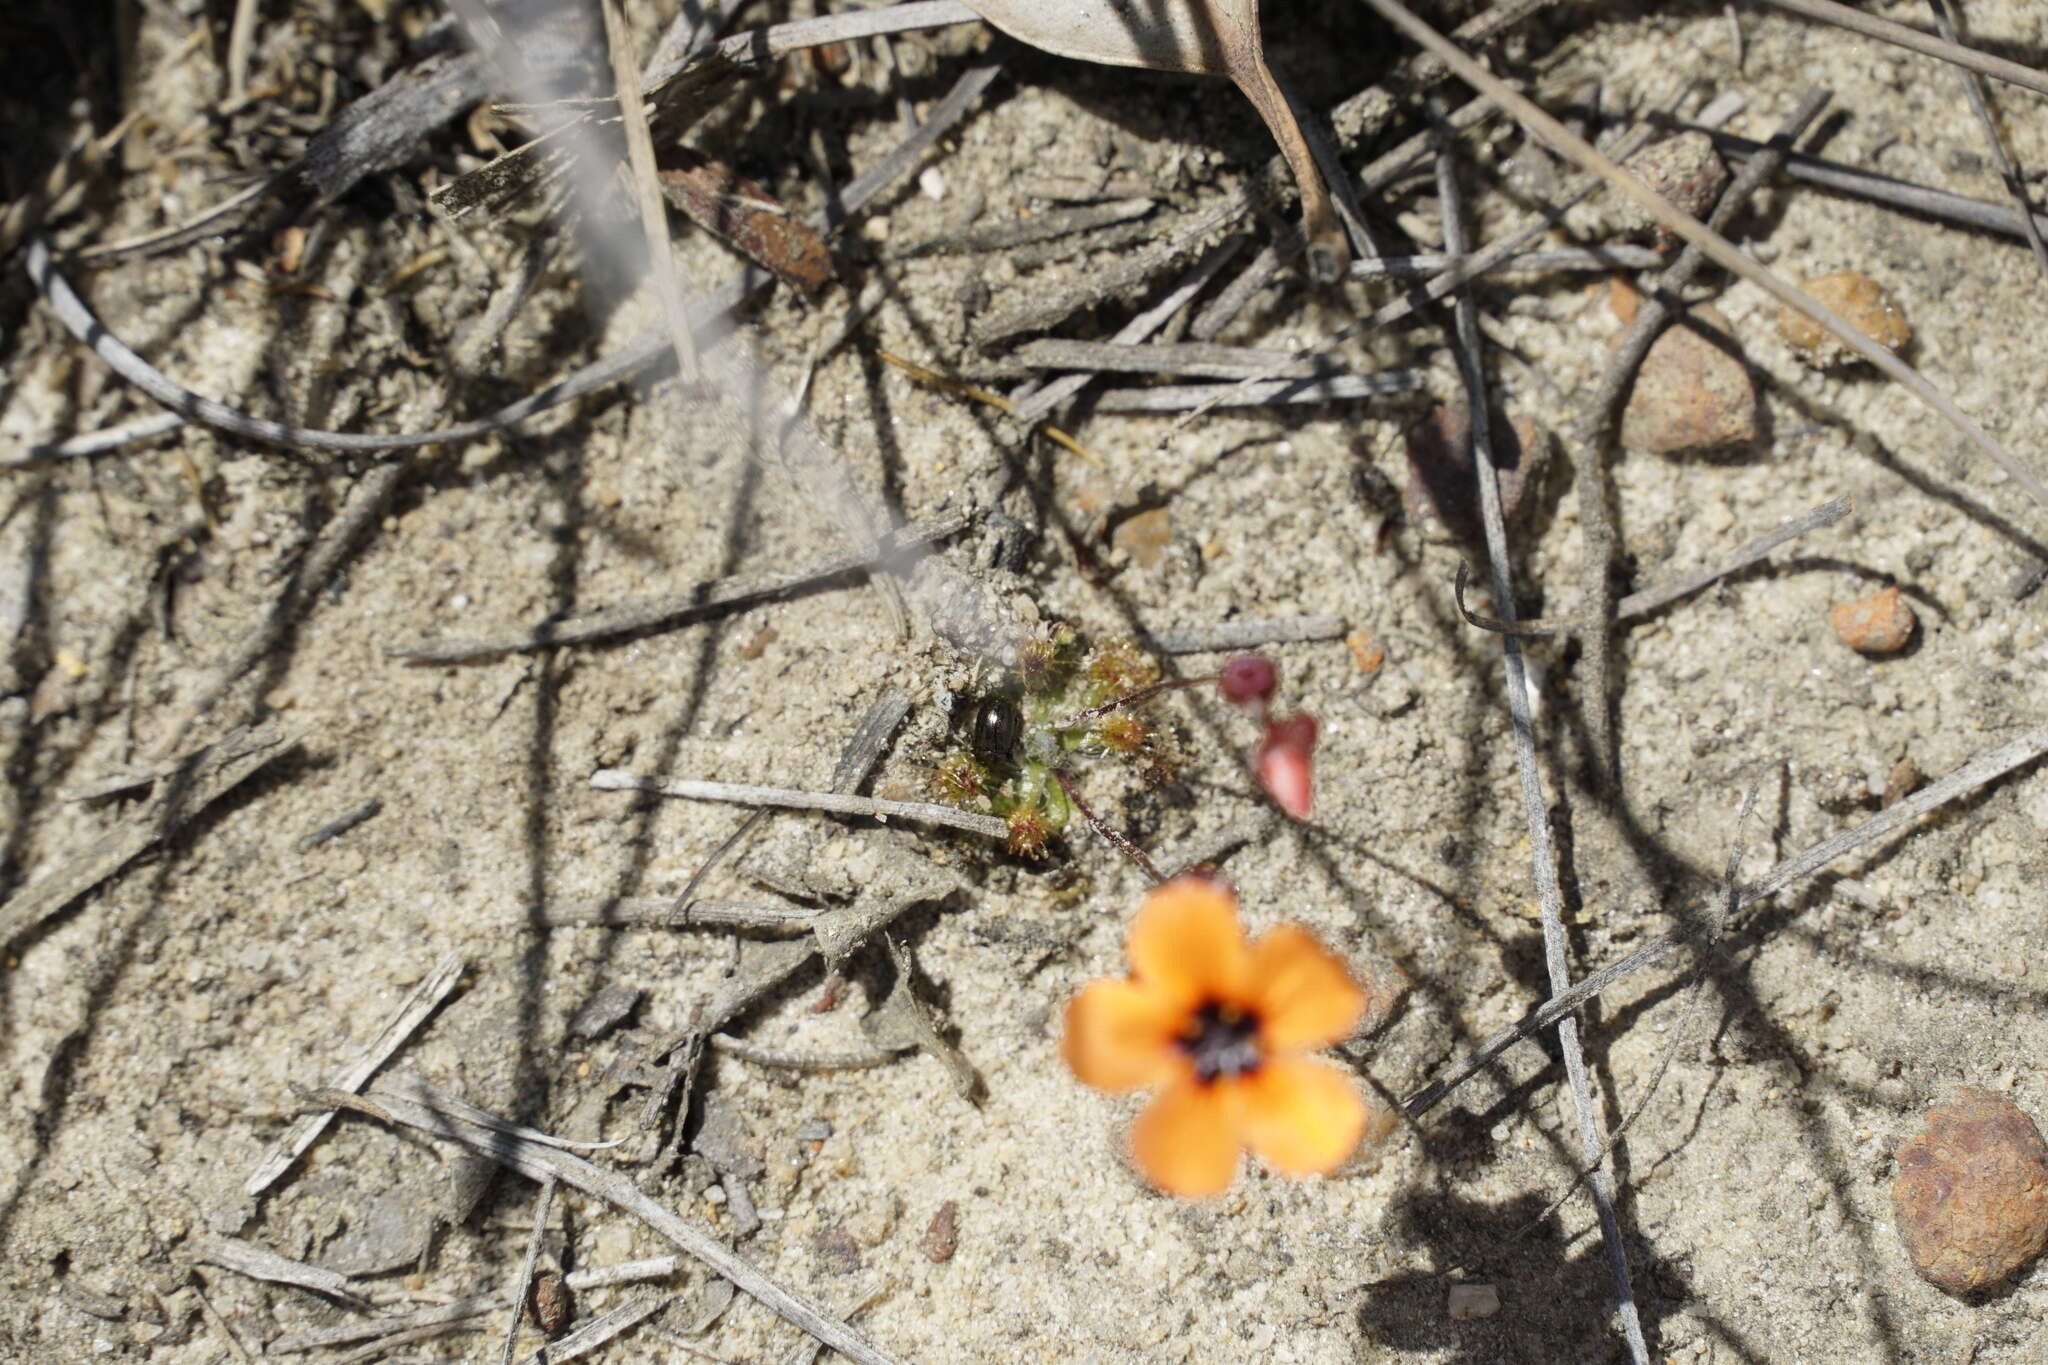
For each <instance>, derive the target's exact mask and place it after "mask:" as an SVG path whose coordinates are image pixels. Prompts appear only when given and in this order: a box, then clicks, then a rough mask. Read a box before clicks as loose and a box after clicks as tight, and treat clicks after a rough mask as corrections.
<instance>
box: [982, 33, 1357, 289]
mask: <svg viewBox="0 0 2048 1365" xmlns="http://www.w3.org/2000/svg"><path fill="white" fill-rule="evenodd" d="M965 3H966V5H967V8H969V9H971V10H973V11H974V12H975V13H976V14H979V15H980V16H981V17H982V18H984V19H986V20H988V21H989V22H990V23H991V24H994V25H995V26H996V27H997V28H999V29H1001V30H1002V31H1003V32H1005V33H1007V34H1009V35H1010V36H1011V37H1012V38H1016V39H1018V40H1020V41H1022V42H1026V43H1029V44H1031V45H1032V46H1033V47H1036V48H1042V49H1044V50H1045V51H1047V52H1051V53H1054V54H1056V55H1058V56H1061V57H1074V58H1078V59H1079V60H1081V61H1085V62H1102V63H1104V64H1105V65H1108V66H1137V67H1145V68H1147V69H1149V70H1153V71H1186V72H1191V73H1195V74H1198V75H1208V76H1228V77H1230V79H1231V80H1232V81H1233V82H1234V83H1235V84H1236V85H1237V88H1238V89H1239V90H1240V91H1242V92H1243V93H1244V97H1245V98H1246V99H1248V100H1250V101H1251V102H1252V107H1253V108H1254V109H1256V110H1258V111H1259V117H1260V118H1262V119H1264V120H1265V121H1266V127H1267V128H1269V129H1271V130H1272V133H1273V140H1274V141H1275V142H1277V143H1279V144H1280V154H1281V155H1282V156H1284V157H1286V158H1287V165H1288V168H1289V169H1290V170H1292V171H1293V172H1294V179H1295V183H1296V184H1298V185H1299V186H1300V187H1301V213H1302V219H1303V230H1304V232H1305V233H1306V235H1307V237H1308V241H1309V269H1310V273H1311V274H1313V275H1314V276H1315V277H1316V278H1317V279H1319V280H1322V281H1324V282H1325V283H1328V282H1331V281H1334V280H1337V279H1338V278H1340V277H1341V276H1342V275H1343V273H1344V268H1345V266H1347V265H1348V264H1350V260H1351V252H1350V248H1349V246H1348V244H1347V243H1346V241H1345V237H1344V230H1343V229H1342V228H1341V227H1339V226H1338V224H1337V212H1336V209H1335V208H1334V207H1333V206H1332V205H1331V202H1330V191H1329V188H1328V187H1327V186H1326V185H1324V184H1323V177H1322V175H1321V173H1320V172H1318V171H1317V170H1316V165H1315V159H1314V158H1313V157H1312V156H1311V155H1310V154H1309V149H1308V140H1307V139H1306V138H1304V137H1303V136H1302V133H1301V125H1300V124H1298V123H1296V122H1295V121H1294V111H1293V110H1292V109H1290V108H1288V106H1287V97H1286V96H1285V95H1283V94H1282V93H1281V92H1280V86H1279V84H1278V83H1277V82H1276V81H1274V79H1273V73H1272V71H1271V70H1270V69H1269V68H1268V67H1267V66H1266V50H1265V40H1264V37H1263V35H1262V34H1261V32H1260V29H1259V3H1258V0H1166V3H1161V2H1160V0H965Z"/></svg>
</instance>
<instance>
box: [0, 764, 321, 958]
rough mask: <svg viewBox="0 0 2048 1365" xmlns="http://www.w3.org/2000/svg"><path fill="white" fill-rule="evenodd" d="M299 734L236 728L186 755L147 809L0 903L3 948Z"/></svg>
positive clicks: (162, 836) (235, 783)
mask: <svg viewBox="0 0 2048 1365" xmlns="http://www.w3.org/2000/svg"><path fill="white" fill-rule="evenodd" d="M294 742H296V741H295V737H287V736H286V735H285V734H284V733H283V732H282V731H280V730H278V729H277V728H276V727H274V726H269V725H262V726H251V727H249V728H246V729H241V730H236V731H234V732H232V733H231V734H228V735H226V736H224V737H222V738H221V739H220V740H219V741H218V742H216V743H213V744H209V745H207V746H206V747H205V748H204V749H201V750H199V751H198V752H196V753H194V754H192V755H191V756H190V757H188V758H186V759H184V760H183V761H181V762H180V763H179V765H178V769H177V771H176V772H175V773H172V774H169V775H167V776H165V777H163V778H161V779H160V781H161V783H162V785H161V787H160V788H159V790H158V793H157V795H156V796H154V797H153V798H151V800H150V803H149V805H148V806H147V807H145V808H144V809H143V810H142V811H141V812H139V813H138V814H136V815H134V816H132V817H131V818H129V819H128V820H125V821H123V822H122V823H121V825H120V826H119V827H118V828H116V829H114V830H112V831H110V832H109V833H107V834H105V835H102V836H101V837H100V838H99V839H97V840H95V841H94V843H93V844H92V846H91V847H90V848H87V849H86V850H84V851H83V852H81V853H78V854H74V855H72V856H70V857H67V858H65V859H64V860H63V861H61V862H60V863H58V865H57V866H56V867H55V868H52V869H51V870H50V871H48V872H45V873H43V874H42V875H41V876H39V877H38V878H36V880H34V881H32V882H30V883H29V884H28V885H27V886H26V887H24V888H23V889H22V890H21V891H19V892H17V893H16V894H15V896H14V899H12V900H10V901H8V902H6V903H5V904H4V905H0V948H4V947H6V946H7V945H9V944H10V943H12V942H13V941H14V939H15V938H16V937H18V936H19V935H20V934H21V933H22V932H23V931H25V930H28V929H32V928H34V927H35V926H36V925H38V924H41V923H42V922H43V921H44V920H46V919H48V918H50V916H52V915H54V914H56V913H58V912H59V911H61V910H63V909H64V908H65V907H66V906H68V905H70V904H71V903H72V902H73V901H75V900H77V899H78V898H79V897H80V896H83V895H85V894H86V893H87V892H88V891H91V890H92V889H93V888H94V887H96V886H98V885H99V884H100V883H101V882H103V881H105V880H106V879H107V878H109V877H111V876H113V875H114V874H115V873H116V872H119V871H120V870H121V869H122V868H124V867H126V866H127V865H128V864H129V863H130V862H131V861H133V860H134V859H135V858H137V857H139V856H141V854H142V852H143V850H145V849H147V848H148V847H149V846H150V845H151V844H154V843H156V842H157V841H158V840H159V839H165V838H168V837H170V835H171V834H172V833H173V832H175V831H176V830H177V829H178V828H179V827H180V826H182V825H183V824H184V823H185V822H186V821H187V820H190V819H191V818H192V817H194V816H195V815H197V814H199V812H200V811H202V810H205V809H206V808H207V807H208V806H210V805H212V804H213V803H214V802H215V801H218V800H219V799H220V798H221V797H223V796H225V795H226V794H227V793H228V792H230V791H232V790H233V789H234V788H235V787H237V786H239V785H241V783H242V782H244V781H245V780H247V779H248V778H249V777H250V776H252V775H253V774H254V773H255V772H256V771H257V770H258V769H259V768H262V767H263V766H265V765H266V764H268V763H270V762H271V761H272V760H274V759H276V758H277V757H278V756H279V755H281V754H283V753H284V752H285V750H286V749H288V748H290V747H291V745H292V744H293V743H294Z"/></svg>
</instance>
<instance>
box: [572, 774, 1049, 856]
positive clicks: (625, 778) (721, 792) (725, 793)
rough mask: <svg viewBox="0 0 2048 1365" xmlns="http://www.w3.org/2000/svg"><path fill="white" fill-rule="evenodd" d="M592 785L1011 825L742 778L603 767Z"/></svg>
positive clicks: (970, 824)
mask: <svg viewBox="0 0 2048 1365" xmlns="http://www.w3.org/2000/svg"><path fill="white" fill-rule="evenodd" d="M590 785H591V786H593V787H595V788H597V789H598V790H599V791H608V792H618V791H640V792H654V793H656V794H657V795H661V796H679V797H682V798H683V799H684V800H688V801H730V802H733V803H735V804H737V805H742V806H778V807H780V808H782V809H784V810H822V811H831V812H832V813H834V814H835V815H864V816H868V817H869V818H871V819H878V820H887V819H890V818H891V817H894V818H896V819H899V820H921V821H924V822H925V823H927V824H933V825H950V826H952V827H953V828H954V829H964V830H966V831H967V832H968V833H970V834H981V835H986V836H987V837H988V838H991V839H1001V838H1004V837H1006V836H1007V835H1008V834H1009V827H1008V826H1007V825H1005V824H1004V823H1003V822H1002V821H1001V820H998V819H996V817H994V816H993V815H976V814H974V813H973V812H972V811H964V810H956V809H954V808H953V807H952V806H939V805H934V804H932V803H931V802H929V801H884V800H881V799H879V798H876V797H871V796H848V795H844V794H842V793H839V792H807V791H796V790H792V789H791V788H788V787H754V786H748V785H746V784H745V783H740V782H700V781H691V780H687V779H681V778H677V779H671V780H668V781H663V780H662V779H660V778H657V777H641V776H640V775H638V774H637V773H629V772H626V771H625V770H623V769H620V768H599V769H598V770H597V771H596V772H594V773H592V774H591V775H590Z"/></svg>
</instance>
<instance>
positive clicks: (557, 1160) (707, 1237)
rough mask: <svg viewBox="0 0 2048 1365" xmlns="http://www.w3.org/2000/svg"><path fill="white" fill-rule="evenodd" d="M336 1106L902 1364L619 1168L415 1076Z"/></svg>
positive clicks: (822, 1332) (876, 1362) (862, 1351)
mask: <svg viewBox="0 0 2048 1365" xmlns="http://www.w3.org/2000/svg"><path fill="white" fill-rule="evenodd" d="M329 1097H331V1098H332V1099H333V1100H334V1102H335V1103H337V1104H340V1105H343V1106H345V1107H347V1108H350V1109H354V1110H356V1111H358V1112H360V1113H364V1114H368V1115H369V1116H371V1117H372V1118H377V1119H381V1120H383V1121H384V1122H386V1123H392V1124H398V1125H401V1126H404V1127H408V1128H414V1129H417V1130H419V1131H420V1132H423V1133H428V1134H431V1135H432V1136H434V1137H437V1138H441V1139H443V1140H444V1141H448V1142H453V1143H456V1144H458V1145H459V1146H462V1147H464V1148H466V1149H468V1150H469V1151H471V1152H474V1153H476V1154H477V1155H478V1156H481V1157H485V1158H488V1159H489V1160H491V1161H495V1162H497V1163H498V1164H499V1165H501V1166H504V1167H505V1168H506V1169H508V1170H513V1171H517V1172H518V1173H519V1174H521V1175H523V1176H525V1177H526V1178H527V1179H529V1180H559V1181H561V1182H562V1183H563V1184H565V1185H568V1186H569V1187H570V1188H572V1189H577V1190H581V1191H583V1193H585V1194H587V1195H589V1196H591V1197H592V1198H594V1199H601V1200H603V1201H604V1202H605V1203H607V1204H610V1205H611V1206H612V1207H614V1208H616V1209H618V1210H619V1211H620V1212H622V1213H626V1214H630V1215H632V1216H633V1217H635V1218H638V1219H639V1220H640V1221H641V1222H643V1223H645V1224H647V1226H649V1227H651V1228H653V1229H654V1230H655V1231H656V1232H658V1233H660V1234H661V1235H662V1236H663V1237H666V1238H668V1240H669V1241H671V1242H673V1243H675V1245H676V1246H678V1247H680V1248H682V1249H683V1250H684V1251H686V1252H688V1253H689V1254H690V1255H692V1256H694V1257H696V1258H697V1259H698V1260H699V1261H702V1262H703V1263H704V1264H705V1265H706V1266H708V1267H709V1268H710V1269H711V1270H712V1271H713V1272H714V1273H716V1274H719V1275H722V1276H724V1277H725V1278H726V1279H728V1280H731V1281H732V1282H733V1284H735V1285H736V1286H738V1287H739V1288H740V1289H742V1290H744V1291H746V1292H747V1293H748V1294H751V1295H753V1296H754V1298H756V1299H758V1300H759V1301H760V1302H761V1303H762V1304H763V1305H764V1306H766V1307H767V1308H769V1309H771V1310H773V1311H774V1312H775V1313H777V1314H778V1315H780V1316H781V1317H783V1318H785V1319H787V1320H788V1321H790V1322H792V1323H794V1324H796V1325H797V1326H798V1327H800V1328H802V1329H803V1330H804V1331H806V1332H809V1333H810V1334H811V1335H812V1336H814V1337H816V1338H818V1339H819V1340H820V1341H822V1342H824V1343H825V1344H826V1345H828V1346H830V1347H832V1348H833V1349H834V1350H836V1351H839V1352H840V1353H841V1354H843V1355H845V1356H846V1357H848V1358H849V1359H851V1360H857V1361H861V1362H862V1365H897V1357H896V1356H894V1355H892V1354H890V1353H889V1352H887V1351H884V1350H882V1349H881V1348H879V1347H877V1346H875V1345H873V1344H872V1343H870V1342H869V1341H868V1340H867V1339H866V1338H864V1337H862V1336H861V1335H860V1334H859V1333H857V1332H855V1331H854V1330H853V1329H852V1328H850V1327H848V1326H846V1324H844V1323H842V1322H839V1321H838V1320H836V1319H834V1318H833V1317H831V1316H830V1315H829V1314H827V1313H826V1312H825V1310H824V1309H823V1308H822V1307H821V1306H820V1305H818V1304H815V1303H813V1302H811V1301H810V1300H809V1299H808V1298H806V1297H805V1296H803V1295H801V1294H799V1293H798V1292H797V1291H795V1290H793V1289H789V1288H786V1287H784V1286H783V1285H780V1284H778V1283H776V1282H775V1281H774V1280H772V1279H770V1278H769V1276H768V1275H767V1273H766V1272H764V1271H762V1270H760V1269H758V1268H757V1267H755V1266H754V1265H753V1264H752V1263H750V1262H748V1261H747V1260H745V1259H744V1258H742V1257H741V1256H739V1255H738V1254H737V1253H735V1252H733V1251H731V1250H729V1249H727V1247H726V1246H725V1244H724V1243H723V1242H721V1241H719V1240H718V1238H717V1237H715V1236H714V1235H713V1234H712V1233H711V1231H710V1229H708V1228H703V1227H699V1226H698V1225H697V1224H694V1223H691V1222H689V1221H687V1220H685V1219H683V1218H680V1217H678V1216H677V1215H675V1214H674V1213H671V1212H670V1211H669V1210H668V1209H666V1208H664V1207H662V1206H661V1205H660V1204H658V1203H656V1202H655V1201H654V1199H653V1198H652V1197H651V1196H649V1195H648V1194H647V1193H646V1192H645V1191H643V1190H642V1189H641V1188H640V1187H639V1186H638V1185H635V1184H634V1183H633V1182H632V1180H631V1179H629V1178H628V1177H626V1176H625V1175H622V1174H620V1173H618V1172H615V1171H608V1170H605V1169H604V1168H603V1167H600V1166H596V1165H593V1164H592V1163H590V1162H588V1161H586V1160H584V1159H583V1158H582V1157H579V1156H573V1155H571V1154H570V1153H568V1152H563V1151H558V1150H556V1149H555V1148H552V1147H547V1146H543V1145H541V1144H540V1143H537V1142H532V1141H529V1140H527V1139H525V1138H522V1137H519V1136H517V1135H516V1134H513V1133H507V1132H504V1131H502V1130H501V1129H498V1128H495V1127H486V1126H484V1125H483V1124H480V1123H478V1122H477V1121H476V1119H477V1117H478V1116H479V1115H481V1116H482V1117H486V1118H488V1117H489V1116H488V1115H482V1111H480V1110H477V1109H475V1108H474V1107H473V1106H471V1105H468V1104H465V1103H463V1102H462V1101H460V1100H457V1099H455V1098H454V1097H452V1096H449V1095H444V1094H442V1093H440V1092H439V1091H436V1090H435V1089H434V1088H433V1087H432V1086H430V1085H428V1084H427V1083H426V1082H425V1081H422V1080H420V1079H419V1078H417V1077H394V1078H392V1079H391V1080H390V1081H385V1082H380V1083H379V1084H378V1085H376V1086H375V1087H373V1088H372V1089H371V1091H370V1093H369V1095H368V1096H358V1095H351V1094H346V1093H342V1092H330V1096H329Z"/></svg>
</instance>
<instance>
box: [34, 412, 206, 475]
mask: <svg viewBox="0 0 2048 1365" xmlns="http://www.w3.org/2000/svg"><path fill="white" fill-rule="evenodd" d="M184 425H185V419H184V418H183V417H181V416H179V415H178V414H177V413H175V412H157V413H151V414H150V415H149V416H147V417H138V418H136V419H135V420H134V421H131V422H123V423H121V424H120V425H119V426H112V427H102V428H101V429H100V430H98V431H89V432H86V433H85V434H83V435H80V436H72V437H69V438H68V439H66V440H62V441H52V442H50V443H48V444H47V445H39V446H30V447H29V448H28V449H27V450H25V451H23V452H22V453H21V454H19V455H0V469H18V468H20V467H21V466H23V465H31V464H41V463H42V462H43V461H45V460H75V459H78V458H80V457H81V456H86V455H103V454H105V453H106V452H107V451H109V450H118V449H120V448H121V447H122V446H126V445H134V444H135V443H136V442H138V441H147V440H149V439H150V438H151V437H154V436H162V435H163V434H164V433H166V432H170V431H176V430H177V429H178V428H179V427H182V426H184Z"/></svg>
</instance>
